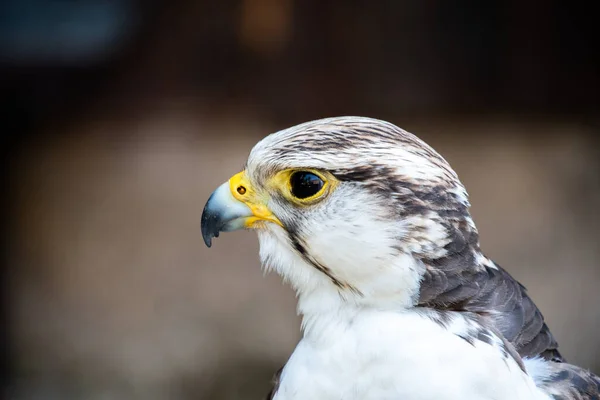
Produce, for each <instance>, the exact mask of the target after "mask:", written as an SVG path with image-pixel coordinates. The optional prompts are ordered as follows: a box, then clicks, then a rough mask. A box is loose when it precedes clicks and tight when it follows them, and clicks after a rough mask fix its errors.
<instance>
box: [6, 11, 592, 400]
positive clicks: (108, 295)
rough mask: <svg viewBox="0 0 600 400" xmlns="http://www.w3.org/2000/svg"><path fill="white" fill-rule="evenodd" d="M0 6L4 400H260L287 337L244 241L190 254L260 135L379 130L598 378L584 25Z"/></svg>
mask: <svg viewBox="0 0 600 400" xmlns="http://www.w3.org/2000/svg"><path fill="white" fill-rule="evenodd" d="M483 4H484V3H481V2H476V1H468V0H464V1H461V2H458V3H455V4H454V5H452V6H450V3H447V2H443V1H440V0H438V1H432V2H416V1H415V2H376V3H368V4H367V2H361V1H354V0H353V1H344V2H341V1H340V2H336V1H312V0H311V1H308V0H307V1H303V2H299V1H292V0H243V1H242V0H240V1H229V0H228V1H223V2H208V1H202V0H195V1H191V0H178V1H174V2H162V1H158V0H152V1H148V2H139V1H134V0H119V1H117V0H115V1H113V2H103V1H101V0H85V1H81V2H44V1H41V0H7V1H6V2H3V3H2V4H0V33H1V35H0V39H1V40H0V76H1V77H2V78H1V79H0V89H2V90H1V91H0V106H2V108H3V110H4V114H5V115H6V116H7V117H8V118H7V123H6V124H3V126H2V135H1V139H2V142H1V144H2V150H3V160H4V161H5V165H6V168H5V177H6V182H7V183H8V184H7V185H6V189H7V190H6V191H5V193H6V199H5V200H7V206H6V207H4V209H3V211H5V212H6V217H7V218H6V224H5V226H4V227H5V229H6V230H7V233H8V234H7V235H5V236H6V239H5V244H6V246H5V249H6V250H5V252H4V254H5V259H6V268H5V269H4V270H3V273H4V275H5V278H6V279H4V281H5V282H6V286H5V287H6V290H4V291H3V293H4V294H5V298H4V311H5V314H6V317H5V322H6V323H4V321H2V323H1V324H0V325H1V326H3V327H4V328H5V329H4V331H2V332H1V333H2V334H3V335H4V336H3V337H5V338H6V343H5V345H4V346H3V348H5V349H6V350H7V351H6V355H7V357H6V359H7V361H6V363H5V364H6V365H7V366H8V369H7V371H6V373H3V374H1V375H2V376H1V378H2V383H3V385H4V387H5V389H6V393H7V396H6V397H7V398H10V399H14V400H30V399H31V400H38V399H44V400H46V399H49V400H53V399H64V400H79V399H92V400H94V399H117V400H120V399H145V400H154V399H157V400H158V399H161V400H162V399H176V400H178V399H181V400H191V399H256V398H262V396H263V395H264V394H265V393H266V392H267V391H268V389H269V380H270V378H271V376H272V374H273V373H274V372H275V371H276V370H277V369H278V368H279V366H280V365H281V364H283V363H284V362H285V360H286V359H287V357H288V356H289V354H290V353H291V351H292V350H293V348H294V346H295V344H296V342H297V340H298V338H299V320H298V319H297V317H296V316H295V298H294V294H293V293H292V292H291V291H290V290H289V288H287V287H285V286H283V285H282V284H281V282H280V280H279V278H278V277H276V276H267V277H263V274H262V273H261V271H260V267H259V264H258V247H257V240H256V238H255V235H254V234H253V233H249V232H236V233H231V234H226V235H223V237H221V238H219V239H218V240H217V241H216V242H215V244H214V246H213V248H211V249H210V250H208V249H206V248H205V247H204V244H203V242H202V238H201V235H200V215H201V212H202V207H203V206H204V203H205V201H206V200H207V198H208V196H209V194H210V193H211V192H212V190H213V189H214V188H216V187H217V185H218V184H220V183H222V182H223V181H224V180H226V179H228V178H229V177H230V176H231V175H232V174H233V173H235V172H238V171H239V170H240V168H242V166H243V164H244V162H245V160H246V157H247V154H248V152H249V151H250V149H251V148H252V146H253V145H254V144H255V143H256V142H257V141H258V140H260V138H262V137H263V136H265V135H266V134H268V133H271V132H274V131H276V130H279V129H283V128H286V127H289V126H291V125H293V124H296V123H300V122H304V121H307V120H311V119H316V118H321V117H326V116H335V115H365V116H371V117H377V118H383V119H387V120H389V121H391V122H393V123H395V124H397V125H399V126H401V127H402V128H405V129H407V130H409V131H411V132H413V133H415V134H417V135H418V136H420V137H421V138H422V139H424V140H425V141H427V142H428V143H429V144H431V145H432V146H433V147H434V148H435V149H437V150H438V151H439V152H440V153H441V154H442V155H444V156H445V157H446V158H447V159H448V161H449V162H450V163H451V164H452V165H453V167H454V168H455V169H456V170H457V172H458V174H459V176H460V177H461V178H462V180H463V183H464V184H465V185H466V187H467V189H468V190H469V192H470V194H471V203H472V204H473V208H472V211H473V216H474V218H475V222H476V223H477V225H478V227H479V230H480V234H481V243H482V248H483V249H484V250H485V251H486V252H487V254H488V255H489V256H490V257H492V258H494V260H496V261H497V262H498V263H499V264H500V265H502V266H503V267H505V268H506V269H507V270H508V271H509V272H511V273H512V274H513V275H514V276H515V277H516V278H517V279H519V280H520V281H521V282H522V283H523V284H525V285H526V286H527V287H528V288H529V291H530V292H531V294H532V297H533V298H534V299H535V301H536V303H537V304H538V305H539V306H540V308H541V310H542V311H543V313H544V315H545V316H546V319H547V321H548V324H549V326H550V327H551V329H552V331H553V333H554V334H555V336H556V337H557V339H558V341H559V343H560V346H561V349H562V351H563V354H564V355H565V356H566V357H567V358H568V359H569V360H570V361H572V362H574V363H576V364H580V365H582V366H585V367H588V368H591V369H592V370H594V371H596V372H597V373H598V372H600V340H599V339H598V338H599V337H600V308H599V307H597V305H598V304H600V291H599V290H598V289H597V288H598V286H599V284H600V248H599V246H598V243H599V242H600V236H599V234H598V226H599V224H600V214H598V211H597V206H598V204H600V179H599V178H598V176H599V173H600V145H599V144H600V143H599V141H598V134H599V133H600V132H599V130H600V124H599V123H598V122H599V121H600V119H599V118H598V113H597V110H598V107H599V102H598V100H599V99H598V96H597V93H598V92H599V91H598V82H599V80H598V74H597V73H596V72H595V71H597V69H598V68H597V67H598V63H597V62H596V61H594V60H593V57H592V55H593V54H595V53H594V48H595V47H594V42H593V41H592V39H591V38H592V37H593V36H594V35H592V34H590V33H591V32H593V30H592V29H591V27H592V26H593V25H589V24H586V23H585V21H586V20H585V18H584V17H585V16H587V15H593V14H592V13H589V12H586V10H584V9H582V10H580V9H576V7H574V6H567V5H560V6H559V5H546V6H544V7H539V6H538V5H537V4H535V2H533V1H525V2H523V1H516V0H510V1H506V2H502V3H498V4H493V5H490V6H489V7H488V6H484V5H483Z"/></svg>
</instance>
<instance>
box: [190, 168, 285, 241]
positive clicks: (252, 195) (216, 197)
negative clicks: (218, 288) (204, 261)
mask: <svg viewBox="0 0 600 400" xmlns="http://www.w3.org/2000/svg"><path fill="white" fill-rule="evenodd" d="M267 201H268V198H267V197H265V196H264V195H259V194H258V193H257V192H256V191H255V190H254V188H253V187H252V186H251V185H250V182H249V181H248V179H247V178H246V172H245V171H242V172H240V173H238V174H236V175H234V176H232V177H231V179H229V181H228V182H225V183H224V184H222V185H221V186H219V187H218V188H217V190H215V191H214V192H213V193H212V194H211V195H210V197H209V199H208V201H207V202H206V205H205V206H204V211H202V223H201V228H202V238H203V239H204V243H205V244H206V246H207V247H210V246H211V245H212V238H214V237H219V233H220V232H231V231H235V230H238V229H244V228H253V227H254V226H255V224H256V222H258V221H267V222H273V223H276V224H278V225H280V226H282V224H281V222H280V221H279V219H277V217H275V216H274V215H273V214H272V213H271V211H270V210H269V209H268V208H267V205H266V204H267Z"/></svg>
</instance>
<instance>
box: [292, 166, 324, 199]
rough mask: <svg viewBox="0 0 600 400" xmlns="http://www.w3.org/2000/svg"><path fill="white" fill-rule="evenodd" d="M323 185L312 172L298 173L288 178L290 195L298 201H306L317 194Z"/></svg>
mask: <svg viewBox="0 0 600 400" xmlns="http://www.w3.org/2000/svg"><path fill="white" fill-rule="evenodd" d="M324 184H325V183H324V182H323V180H322V179H321V178H319V177H318V176H317V175H315V174H313V173H312V172H308V171H298V172H294V173H293V174H292V176H291V177H290V185H291V187H292V195H293V196H294V197H296V198H298V199H306V198H308V197H311V196H314V195H315V194H317V193H319V191H320V190H321V189H322V188H323V185H324Z"/></svg>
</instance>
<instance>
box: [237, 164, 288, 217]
mask: <svg viewBox="0 0 600 400" xmlns="http://www.w3.org/2000/svg"><path fill="white" fill-rule="evenodd" d="M229 189H230V190H231V194H232V195H233V197H234V198H235V199H237V200H238V201H241V202H242V203H244V204H245V205H247V206H248V208H250V210H251V211H252V214H253V215H252V216H251V217H248V218H246V220H245V221H244V225H245V226H246V228H252V227H253V225H254V224H255V223H256V222H259V221H269V222H273V223H276V224H277V225H279V226H282V227H283V224H282V223H281V221H279V219H277V217H276V216H274V215H273V213H272V212H271V210H269V208H268V207H267V202H268V200H269V197H268V194H259V193H257V191H256V190H254V188H253V187H252V185H251V184H250V181H249V180H248V178H247V177H246V171H242V172H239V173H237V174H235V175H234V176H232V177H231V178H230V179H229Z"/></svg>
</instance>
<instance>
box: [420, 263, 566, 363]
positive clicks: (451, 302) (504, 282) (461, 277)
mask: <svg viewBox="0 0 600 400" xmlns="http://www.w3.org/2000/svg"><path fill="white" fill-rule="evenodd" d="M421 288H422V290H421V298H420V302H419V303H420V305H423V306H427V307H432V308H436V309H442V310H453V311H468V312H474V313H477V314H479V315H481V316H483V317H485V318H487V319H489V320H490V321H491V322H493V323H494V326H495V327H496V329H498V330H499V331H500V333H502V335H503V336H504V337H505V338H506V339H507V340H508V341H509V342H510V343H511V344H512V345H513V346H514V347H515V349H516V350H517V352H518V353H519V355H520V356H521V357H533V356H541V357H543V358H546V359H548V360H555V361H561V360H563V358H562V356H561V355H560V353H559V352H558V350H557V348H558V344H557V342H556V340H555V339H554V337H553V336H552V334H551V333H550V330H549V328H548V326H547V325H546V324H545V322H544V316H543V315H542V313H541V312H540V310H539V309H538V308H537V306H536V305H535V303H533V301H532V300H531V298H530V297H529V295H528V294H527V289H526V288H525V287H524V286H523V285H521V284H520V283H519V282H517V281H516V280H515V279H514V278H513V277H512V276H510V274H509V273H508V272H506V271H505V270H503V269H502V268H501V267H499V266H496V265H493V266H485V267H480V268H475V267H469V266H468V264H466V266H465V268H464V269H463V270H461V271H455V272H454V273H451V274H449V273H446V270H445V268H444V265H443V264H441V265H440V264H439V261H438V265H436V263H430V265H427V271H426V273H425V276H424V277H423V283H422V285H421Z"/></svg>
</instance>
